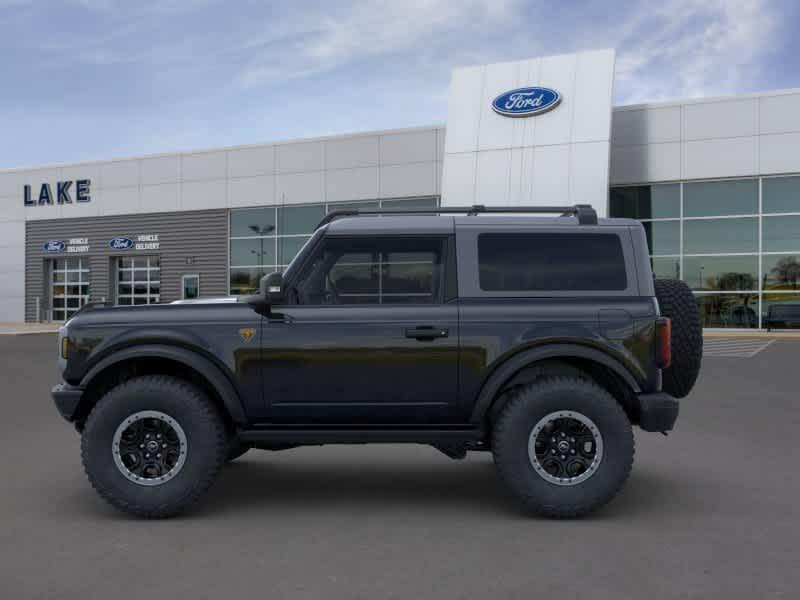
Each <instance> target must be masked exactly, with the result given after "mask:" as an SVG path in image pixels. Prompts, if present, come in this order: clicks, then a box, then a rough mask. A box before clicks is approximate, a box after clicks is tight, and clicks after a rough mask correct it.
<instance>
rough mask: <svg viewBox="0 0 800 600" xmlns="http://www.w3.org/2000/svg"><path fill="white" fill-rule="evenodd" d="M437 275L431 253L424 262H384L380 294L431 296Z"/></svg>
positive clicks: (434, 260) (434, 256)
mask: <svg viewBox="0 0 800 600" xmlns="http://www.w3.org/2000/svg"><path fill="white" fill-rule="evenodd" d="M400 258H401V259H402V257H400ZM438 274H439V273H438V268H437V266H436V255H435V254H433V253H430V254H429V255H428V259H427V260H425V261H402V262H396V263H392V262H386V263H384V264H383V275H382V277H383V281H382V292H383V293H384V294H406V295H412V294H413V295H424V296H431V295H433V290H434V288H435V285H434V279H435V278H436V277H437V276H438Z"/></svg>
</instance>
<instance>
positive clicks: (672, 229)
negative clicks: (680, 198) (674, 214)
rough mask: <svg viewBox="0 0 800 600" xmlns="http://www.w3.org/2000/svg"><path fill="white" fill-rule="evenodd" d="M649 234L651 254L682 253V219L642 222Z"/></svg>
mask: <svg viewBox="0 0 800 600" xmlns="http://www.w3.org/2000/svg"><path fill="white" fill-rule="evenodd" d="M642 225H643V226H644V232H645V233H646V234H647V245H648V246H649V247H650V254H656V255H658V254H662V255H663V254H680V252H681V222H680V221H648V222H646V223H642Z"/></svg>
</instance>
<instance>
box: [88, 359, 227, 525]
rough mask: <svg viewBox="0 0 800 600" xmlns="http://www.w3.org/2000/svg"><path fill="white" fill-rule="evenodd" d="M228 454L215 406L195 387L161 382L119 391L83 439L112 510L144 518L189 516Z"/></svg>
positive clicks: (150, 380) (154, 379) (132, 383)
mask: <svg viewBox="0 0 800 600" xmlns="http://www.w3.org/2000/svg"><path fill="white" fill-rule="evenodd" d="M227 451H228V445H227V439H226V436H225V426H224V423H223V421H222V418H221V417H220V415H219V413H218V411H217V409H216V407H215V406H214V404H213V403H212V402H211V401H210V400H209V399H208V397H207V396H206V395H205V394H204V393H203V392H202V391H201V390H200V389H198V388H197V387H195V386H193V385H191V384H190V383H188V382H186V381H183V380H181V379H177V378H174V377H168V376H162V375H151V376H143V377H136V378H134V379H130V380H128V381H125V382H124V383H121V384H119V385H118V386H116V387H114V388H112V389H111V390H110V391H109V392H107V393H106V394H105V395H104V396H103V397H102V398H101V399H100V400H99V401H98V403H97V404H96V405H95V406H94V408H93V409H92V411H91V413H90V414H89V418H88V419H87V420H86V426H85V427H84V429H83V433H82V437H81V455H82V458H83V466H84V470H85V471H86V474H87V476H88V477H89V481H90V482H91V484H92V486H93V487H94V488H95V490H97V492H98V493H99V494H100V496H101V497H102V498H103V499H105V500H106V501H107V502H109V503H110V504H111V505H113V506H115V507H116V508H118V509H120V510H122V511H124V512H127V513H131V514H134V515H137V516H141V517H152V518H158V517H169V516H172V515H175V514H178V513H180V512H182V511H184V510H186V509H187V508H188V507H189V506H190V505H192V504H193V503H194V502H195V501H196V500H197V499H198V498H199V497H200V496H201V495H202V494H203V493H204V492H205V491H206V490H207V489H208V488H209V487H211V484H212V483H213V482H214V480H215V479H216V478H217V475H218V474H219V472H220V469H221V467H222V464H223V462H224V461H225V457H226V453H227Z"/></svg>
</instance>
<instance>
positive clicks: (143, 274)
mask: <svg viewBox="0 0 800 600" xmlns="http://www.w3.org/2000/svg"><path fill="white" fill-rule="evenodd" d="M133 280H134V281H135V282H137V283H140V282H142V281H145V282H146V281H147V270H146V269H137V270H135V271H134V272H133Z"/></svg>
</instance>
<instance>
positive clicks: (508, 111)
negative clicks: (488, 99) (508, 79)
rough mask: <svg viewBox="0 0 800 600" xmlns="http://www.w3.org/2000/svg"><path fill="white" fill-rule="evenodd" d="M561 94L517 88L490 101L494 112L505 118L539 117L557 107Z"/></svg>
mask: <svg viewBox="0 0 800 600" xmlns="http://www.w3.org/2000/svg"><path fill="white" fill-rule="evenodd" d="M559 102H561V94H559V93H558V92H557V91H555V90H551V89H550V88H544V87H526V88H517V89H516V90H511V91H509V92H503V93H502V94H500V95H499V96H498V97H497V98H495V99H494V100H492V108H493V109H494V112H496V113H498V114H501V115H503V116H505V117H530V116H532V115H540V114H542V113H543V112H547V111H548V110H551V109H553V108H555V107H556V106H558V103H559Z"/></svg>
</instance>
